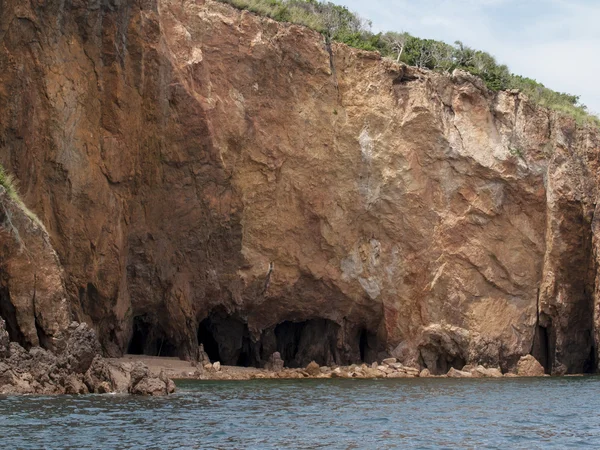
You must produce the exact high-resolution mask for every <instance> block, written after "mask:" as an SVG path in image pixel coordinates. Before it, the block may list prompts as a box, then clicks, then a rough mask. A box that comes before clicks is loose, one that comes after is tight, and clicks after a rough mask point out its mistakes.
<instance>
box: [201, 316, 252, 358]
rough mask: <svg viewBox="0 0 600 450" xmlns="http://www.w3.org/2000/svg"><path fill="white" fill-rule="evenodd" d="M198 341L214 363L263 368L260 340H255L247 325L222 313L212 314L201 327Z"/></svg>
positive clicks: (202, 322)
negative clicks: (261, 366)
mask: <svg viewBox="0 0 600 450" xmlns="http://www.w3.org/2000/svg"><path fill="white" fill-rule="evenodd" d="M198 344H202V345H203V346H204V351H205V352H206V354H207V355H208V357H209V358H210V360H211V362H216V361H219V362H221V364H225V365H228V366H242V367H260V365H261V359H260V342H258V343H256V342H253V340H252V339H251V336H250V330H249V329H248V325H247V324H246V323H245V322H244V321H242V320H240V319H237V318H235V317H233V316H228V315H226V314H224V313H222V312H216V313H211V314H210V315H209V316H208V317H207V318H206V319H204V320H203V321H201V322H200V324H199V326H198Z"/></svg>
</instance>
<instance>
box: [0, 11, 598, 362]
mask: <svg viewBox="0 0 600 450" xmlns="http://www.w3.org/2000/svg"><path fill="white" fill-rule="evenodd" d="M0 39H1V41H2V46H1V47H0V67H1V68H2V72H1V73H0V162H2V164H4V166H5V167H7V168H8V169H9V170H10V171H11V172H12V173H14V174H15V175H16V176H17V177H18V179H19V180H20V183H21V191H22V194H23V197H24V200H25V203H26V204H27V205H28V206H30V208H31V209H32V210H33V211H35V212H36V213H37V215H38V216H39V218H40V219H41V221H42V222H43V223H44V224H45V226H46V228H47V230H48V232H49V234H50V237H51V242H52V245H53V247H54V249H55V250H56V252H57V254H58V256H59V258H60V264H61V265H62V268H63V269H64V272H65V279H66V290H67V293H68V296H69V299H70V305H71V309H72V312H73V314H74V315H75V317H76V318H77V319H79V320H85V321H87V322H89V323H90V324H92V325H93V326H94V327H95V328H96V330H97V331H98V334H99V336H100V339H101V342H102V345H103V348H104V351H105V353H106V354H107V355H110V356H115V355H119V354H121V353H123V352H127V351H131V352H137V353H148V354H161V355H178V356H181V357H187V358H194V357H195V355H196V348H197V345H198V343H199V342H202V343H203V344H204V346H205V349H206V350H207V351H209V354H210V355H211V356H212V357H214V358H218V359H221V360H222V361H223V362H225V363H228V364H236V363H237V364H261V363H264V362H265V361H266V359H267V358H268V356H269V355H270V354H271V353H272V352H273V351H275V350H279V351H280V352H281V353H282V355H283V356H284V359H285V360H286V361H287V362H288V364H290V365H293V364H295V365H301V364H305V363H306V362H307V361H310V360H311V359H316V360H317V361H318V362H320V363H321V364H323V363H344V362H352V361H358V360H365V361H370V360H373V359H375V358H377V357H378V356H381V355H383V354H385V353H389V352H391V353H393V354H394V355H395V356H398V357H400V358H401V359H402V360H403V361H404V362H407V363H411V362H412V363H415V364H419V365H421V366H424V367H425V366H426V367H428V368H429V369H430V370H432V371H433V372H434V373H435V372H442V371H445V370H447V369H448V368H449V367H450V366H456V367H459V366H462V364H464V363H466V362H485V363H487V364H500V365H501V366H502V367H503V368H504V369H510V368H512V367H514V365H515V363H516V361H517V360H518V358H519V356H521V355H524V354H527V353H530V352H533V354H534V355H535V356H536V357H537V358H538V359H540V361H542V363H543V364H544V365H545V366H546V368H547V370H548V371H553V372H554V373H564V372H582V371H591V370H594V369H595V366H596V360H597V357H596V350H595V349H596V344H595V342H597V340H598V336H597V334H596V333H597V328H596V327H595V324H596V323H598V319H597V315H598V314H599V312H598V310H597V308H596V303H597V302H596V298H597V292H596V288H595V286H596V283H595V279H596V277H597V274H598V271H597V264H596V261H597V259H596V251H595V249H596V247H597V240H596V236H597V234H595V230H596V229H597V223H596V222H595V221H594V218H595V217H596V216H595V207H596V206H595V205H596V197H597V188H598V175H597V174H598V170H597V166H598V155H599V147H600V134H599V133H598V131H597V130H592V129H582V128H578V127H577V126H576V124H575V123H573V121H571V120H570V119H567V118H564V117H559V116H557V115H556V114H554V113H549V112H548V111H546V110H543V109H539V108H537V107H535V106H534V105H532V104H531V103H530V102H529V101H528V100H527V99H526V98H524V97H523V96H522V95H520V94H518V93H516V92H501V93H499V94H494V93H491V92H489V91H487V90H486V89H485V87H484V86H483V85H482V84H481V83H480V82H479V81H478V80H477V79H475V78H472V77H470V76H469V75H467V74H464V73H460V72H458V73H455V74H454V75H453V76H452V77H449V76H444V75H440V74H435V73H430V72H423V71H419V70H417V69H414V68H407V67H403V66H400V65H397V64H394V63H392V62H389V61H385V60H381V59H380V58H379V57H378V56H377V55H376V54H372V53H365V52H360V51H357V50H354V49H351V48H348V47H345V46H341V45H334V47H333V49H332V52H331V54H330V53H329V52H328V51H327V49H326V48H325V46H324V43H323V40H322V38H321V36H320V35H318V34H317V33H315V32H312V31H310V30H307V29H305V28H301V27H297V26H291V25H286V24H281V23H276V22H273V21H271V20H268V19H264V18H259V17H257V16H254V15H252V14H249V13H244V12H240V11H237V10H234V9H232V8H230V7H228V6H226V5H223V4H220V3H215V2H212V1H210V0H206V1H202V0H197V1H188V0H184V1H181V0H178V1H171V0H140V1H127V0H123V1H117V0H110V1H109V0H98V1H94V2H83V1H79V0H71V1H66V2H65V1H58V0H46V1H34V0H31V1H27V2H20V1H16V0H0Z"/></svg>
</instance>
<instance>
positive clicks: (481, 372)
mask: <svg viewBox="0 0 600 450" xmlns="http://www.w3.org/2000/svg"><path fill="white" fill-rule="evenodd" d="M463 370H464V369H463ZM471 373H472V374H473V376H480V377H487V378H501V377H502V372H501V371H500V370H499V369H496V368H486V367H483V366H477V367H475V368H474V369H472V370H471Z"/></svg>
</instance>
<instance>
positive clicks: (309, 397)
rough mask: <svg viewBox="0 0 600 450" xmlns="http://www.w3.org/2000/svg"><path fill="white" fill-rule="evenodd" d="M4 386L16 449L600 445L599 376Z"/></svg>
mask: <svg viewBox="0 0 600 450" xmlns="http://www.w3.org/2000/svg"><path fill="white" fill-rule="evenodd" d="M178 387H179V391H178V392H177V394H175V395H174V396H171V397H168V398H134V397H129V396H120V395H102V396H92V395H90V396H81V397H33V396H26V397H5V398H0V446H1V447H2V448H6V449H13V448H19V449H42V448H47V449H54V448H57V449H58V448H73V449H91V448H93V449H141V448H156V449H188V448H189V449H208V448H215V449H217V448H218V449H245V448H252V449H269V448H305V449H312V448H327V449H329V448H340V449H359V448H360V449H362V448H367V449H371V448H372V449H387V448H399V449H405V448H423V449H434V448H435V449H437V448H474V449H475V448H477V449H479V448H498V449H500V448H502V449H506V448H511V449H521V448H522V449H535V448H543V449H547V448H557V449H558V448H560V449H563V448H580V447H581V448H594V449H598V448H600V378H598V377H568V378H535V379H514V378H513V379H473V380H465V379H460V380H455V379H418V378H416V379H394V380H339V379H338V380H287V381H286V380H254V381H247V382H224V381H220V382H216V381H204V382H203V381H185V382H179V383H178Z"/></svg>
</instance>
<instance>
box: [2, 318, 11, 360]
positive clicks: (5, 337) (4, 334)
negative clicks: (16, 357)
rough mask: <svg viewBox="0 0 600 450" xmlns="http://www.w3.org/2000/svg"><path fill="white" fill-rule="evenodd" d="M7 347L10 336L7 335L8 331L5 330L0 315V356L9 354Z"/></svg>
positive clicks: (4, 324)
mask: <svg viewBox="0 0 600 450" xmlns="http://www.w3.org/2000/svg"><path fill="white" fill-rule="evenodd" d="M9 347H10V338H9V337H8V331H6V322H4V319H2V318H1V317H0V358H6V357H7V356H9V354H10V351H9Z"/></svg>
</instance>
